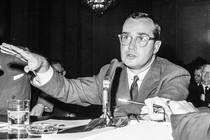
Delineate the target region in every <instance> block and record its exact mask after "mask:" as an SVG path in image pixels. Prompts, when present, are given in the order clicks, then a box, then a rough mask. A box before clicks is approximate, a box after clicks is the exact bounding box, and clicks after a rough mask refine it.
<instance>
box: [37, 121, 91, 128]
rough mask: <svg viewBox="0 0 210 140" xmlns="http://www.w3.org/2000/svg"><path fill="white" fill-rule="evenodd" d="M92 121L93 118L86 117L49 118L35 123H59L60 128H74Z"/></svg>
mask: <svg viewBox="0 0 210 140" xmlns="http://www.w3.org/2000/svg"><path fill="white" fill-rule="evenodd" d="M90 121H91V119H84V120H57V119H49V120H44V121H37V122H34V123H50V124H53V125H58V127H59V128H60V129H65V128H73V127H77V126H82V125H86V124H88V123H89V122H90Z"/></svg>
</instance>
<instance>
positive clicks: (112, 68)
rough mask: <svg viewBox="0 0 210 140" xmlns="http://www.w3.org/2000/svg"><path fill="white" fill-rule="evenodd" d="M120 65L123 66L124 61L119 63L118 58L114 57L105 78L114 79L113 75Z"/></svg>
mask: <svg viewBox="0 0 210 140" xmlns="http://www.w3.org/2000/svg"><path fill="white" fill-rule="evenodd" d="M119 66H122V63H119V62H118V60H117V59H116V58H114V59H112V61H111V63H110V66H109V69H108V71H107V72H106V75H105V78H104V80H109V81H111V80H112V77H113V75H114V73H115V70H116V68H118V67H119Z"/></svg>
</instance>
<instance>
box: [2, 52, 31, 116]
mask: <svg viewBox="0 0 210 140" xmlns="http://www.w3.org/2000/svg"><path fill="white" fill-rule="evenodd" d="M26 64H27V63H26V62H24V61H23V60H21V59H18V58H16V57H15V56H12V55H10V54H7V53H5V52H4V53H2V52H0V114H1V115H6V114H7V100H9V99H12V98H15V99H20V100H30V98H31V85H30V76H29V75H28V74H27V73H25V72H24V70H23V68H24V66H25V65H26Z"/></svg>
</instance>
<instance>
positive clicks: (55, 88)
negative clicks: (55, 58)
mask: <svg viewBox="0 0 210 140" xmlns="http://www.w3.org/2000/svg"><path fill="white" fill-rule="evenodd" d="M119 39H120V43H121V46H120V49H121V59H122V62H123V66H122V69H121V70H120V71H116V73H115V76H114V80H113V82H112V89H111V95H112V99H111V108H113V107H115V109H114V110H113V115H114V116H127V115H129V114H139V113H140V112H141V108H142V106H139V105H134V104H126V103H123V102H120V101H119V100H118V99H119V98H123V99H128V100H134V101H137V102H144V101H145V99H147V98H153V97H156V96H159V97H161V98H163V99H164V101H167V100H169V99H173V100H183V99H186V97H187V95H188V89H187V88H188V85H189V80H190V74H189V73H188V72H187V71H186V70H185V69H183V68H182V67H180V66H177V65H175V64H173V63H171V62H169V61H168V60H166V59H163V58H160V57H156V53H157V52H158V50H159V48H160V46H161V41H160V26H159V25H158V24H156V23H154V21H153V20H152V18H151V17H149V15H148V14H145V13H134V14H132V15H130V16H129V17H128V18H127V19H126V21H125V23H124V25H123V28H122V34H120V35H119ZM0 47H1V49H3V50H4V49H9V50H10V51H13V52H15V53H17V54H16V56H17V57H19V58H22V59H26V60H27V62H28V65H27V66H26V67H25V71H26V72H28V71H34V72H35V73H36V75H37V76H36V77H35V78H34V79H33V81H32V84H33V85H34V86H36V87H38V88H39V89H41V90H42V91H44V92H45V93H47V94H49V95H51V96H52V97H54V98H57V99H59V100H61V101H63V102H66V103H71V104H79V105H82V106H88V105H90V104H98V105H101V104H102V91H103V83H102V82H103V79H104V77H105V75H106V73H107V70H108V69H109V65H105V66H104V67H102V68H101V70H100V72H99V74H98V75H96V76H93V77H84V78H78V79H66V78H65V77H63V76H60V75H59V74H58V73H57V72H56V71H55V70H54V69H53V68H52V67H50V65H49V63H48V62H47V60H46V59H45V58H44V57H42V56H40V55H38V54H34V53H29V52H25V51H23V50H21V49H18V48H17V47H15V46H13V45H9V44H5V43H3V44H2V45H1V46H0ZM134 76H138V78H136V79H137V80H136V81H137V84H136V81H135V83H134V84H135V85H136V86H134V87H135V89H136V88H138V89H137V90H138V91H137V93H136V94H134V93H132V95H131V94H130V91H129V90H130V89H133V87H132V88H131V85H133V84H132V82H133V81H134ZM138 79H139V80H138ZM132 91H133V90H132ZM113 97H114V98H113Z"/></svg>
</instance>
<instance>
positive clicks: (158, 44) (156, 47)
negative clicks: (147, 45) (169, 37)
mask: <svg viewBox="0 0 210 140" xmlns="http://www.w3.org/2000/svg"><path fill="white" fill-rule="evenodd" d="M161 43H162V42H161V41H160V40H158V41H155V44H154V51H153V54H156V53H157V52H158V51H159V49H160V46H161Z"/></svg>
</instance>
